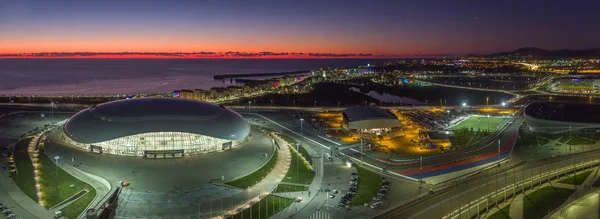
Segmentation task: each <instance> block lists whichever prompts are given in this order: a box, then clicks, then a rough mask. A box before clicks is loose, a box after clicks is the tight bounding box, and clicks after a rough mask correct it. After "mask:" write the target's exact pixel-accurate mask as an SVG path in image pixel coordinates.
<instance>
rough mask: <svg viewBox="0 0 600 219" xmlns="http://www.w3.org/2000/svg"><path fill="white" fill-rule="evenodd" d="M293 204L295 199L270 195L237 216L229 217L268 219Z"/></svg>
mask: <svg viewBox="0 0 600 219" xmlns="http://www.w3.org/2000/svg"><path fill="white" fill-rule="evenodd" d="M292 203H294V200H293V199H289V198H281V197H279V196H274V195H268V196H267V197H266V198H263V199H261V200H260V201H259V202H258V203H256V204H254V205H252V206H251V207H250V208H248V209H246V210H244V211H242V212H240V213H238V214H236V215H233V216H232V217H229V218H232V219H238V218H240V219H241V218H257V219H258V218H268V217H271V216H272V215H274V214H276V213H278V212H280V211H281V210H283V209H285V208H287V207H288V206H290V205H291V204H292ZM259 209H260V210H259ZM251 212H252V213H251ZM242 214H243V215H242ZM250 215H252V217H250Z"/></svg>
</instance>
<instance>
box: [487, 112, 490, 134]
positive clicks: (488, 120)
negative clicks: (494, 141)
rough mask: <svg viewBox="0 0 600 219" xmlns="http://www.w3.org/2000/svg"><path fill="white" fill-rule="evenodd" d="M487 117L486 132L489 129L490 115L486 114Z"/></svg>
mask: <svg viewBox="0 0 600 219" xmlns="http://www.w3.org/2000/svg"><path fill="white" fill-rule="evenodd" d="M487 117H488V119H487V126H488V129H487V130H488V132H489V131H490V115H487Z"/></svg>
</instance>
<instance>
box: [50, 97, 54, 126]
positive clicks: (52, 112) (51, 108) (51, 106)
mask: <svg viewBox="0 0 600 219" xmlns="http://www.w3.org/2000/svg"><path fill="white" fill-rule="evenodd" d="M50 112H51V114H52V117H51V118H50V124H54V102H50Z"/></svg>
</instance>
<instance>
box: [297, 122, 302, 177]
mask: <svg viewBox="0 0 600 219" xmlns="http://www.w3.org/2000/svg"><path fill="white" fill-rule="evenodd" d="M302 123H304V118H300V144H297V145H296V152H297V153H298V154H297V155H298V158H297V159H296V183H298V175H299V174H298V173H299V171H300V169H298V168H299V165H298V161H299V160H300V149H299V146H300V145H301V144H302V140H303V138H304V133H302Z"/></svg>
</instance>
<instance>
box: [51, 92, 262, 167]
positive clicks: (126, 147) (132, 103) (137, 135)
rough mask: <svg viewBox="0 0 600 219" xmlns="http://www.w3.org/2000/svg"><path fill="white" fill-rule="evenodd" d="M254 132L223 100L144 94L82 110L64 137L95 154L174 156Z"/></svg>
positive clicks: (234, 142) (226, 144)
mask: <svg viewBox="0 0 600 219" xmlns="http://www.w3.org/2000/svg"><path fill="white" fill-rule="evenodd" d="M249 133H250V126H249V125H248V123H247V121H246V120H245V119H244V118H242V117H241V116H240V115H239V114H237V113H236V112H234V111H232V110H229V109H226V108H224V107H222V106H219V105H214V104H211V103H207V102H202V101H195V100H186V99H179V98H139V99H129V100H119V101H113V102H108V103H103V104H99V105H96V106H92V107H90V108H87V109H85V110H82V111H80V112H78V113H77V114H75V115H73V116H72V117H71V118H70V119H69V120H68V121H67V122H66V123H65V125H64V126H63V134H62V135H61V139H62V140H63V141H65V142H67V143H69V144H70V145H73V146H75V147H78V148H81V149H84V150H88V151H91V152H94V153H105V154H114V155H122V156H139V157H147V158H170V157H181V156H185V155H194V154H202V153H209V152H214V151H222V150H226V149H230V148H233V147H236V146H238V145H239V144H241V143H243V142H245V141H246V140H247V136H248V135H249Z"/></svg>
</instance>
